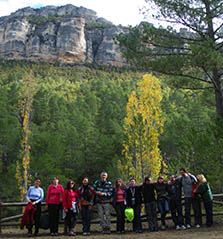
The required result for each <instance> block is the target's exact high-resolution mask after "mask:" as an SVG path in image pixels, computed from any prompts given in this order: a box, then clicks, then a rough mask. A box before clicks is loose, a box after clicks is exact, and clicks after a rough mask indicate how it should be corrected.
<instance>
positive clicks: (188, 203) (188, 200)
mask: <svg viewBox="0 0 223 239" xmlns="http://www.w3.org/2000/svg"><path fill="white" fill-rule="evenodd" d="M184 199H185V223H186V225H187V224H189V225H191V214H190V212H191V204H192V198H184Z"/></svg>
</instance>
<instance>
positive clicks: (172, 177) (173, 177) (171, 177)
mask: <svg viewBox="0 0 223 239" xmlns="http://www.w3.org/2000/svg"><path fill="white" fill-rule="evenodd" d="M175 180H176V178H175V176H174V175H172V176H170V181H171V182H172V183H174V182H175Z"/></svg>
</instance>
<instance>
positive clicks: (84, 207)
mask: <svg viewBox="0 0 223 239" xmlns="http://www.w3.org/2000/svg"><path fill="white" fill-rule="evenodd" d="M78 193H79V197H80V211H81V215H82V225H83V235H84V236H89V235H90V226H91V209H92V207H93V202H94V189H93V187H91V186H90V185H89V183H88V178H84V179H83V181H82V185H81V186H80V187H79V188H78Z"/></svg>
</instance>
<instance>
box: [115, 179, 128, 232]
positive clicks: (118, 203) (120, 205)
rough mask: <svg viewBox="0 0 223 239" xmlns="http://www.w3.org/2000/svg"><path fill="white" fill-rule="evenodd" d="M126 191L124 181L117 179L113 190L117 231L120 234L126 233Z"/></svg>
mask: <svg viewBox="0 0 223 239" xmlns="http://www.w3.org/2000/svg"><path fill="white" fill-rule="evenodd" d="M126 190H127V188H126V187H125V186H124V184H123V181H122V180H121V179H120V178H119V179H117V180H116V183H115V188H114V190H113V201H112V204H113V206H114V208H115V211H116V214H117V223H116V230H117V233H118V234H120V233H125V208H126V197H127V194H126Z"/></svg>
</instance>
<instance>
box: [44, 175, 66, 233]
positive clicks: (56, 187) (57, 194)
mask: <svg viewBox="0 0 223 239" xmlns="http://www.w3.org/2000/svg"><path fill="white" fill-rule="evenodd" d="M63 192H64V189H63V186H62V185H61V184H59V179H58V178H57V177H54V178H53V184H51V185H50V186H49V187H48V191H47V196H46V206H47V207H48V212H49V224H50V233H51V236H57V235H58V224H59V212H60V204H61V203H62V196H63Z"/></svg>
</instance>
